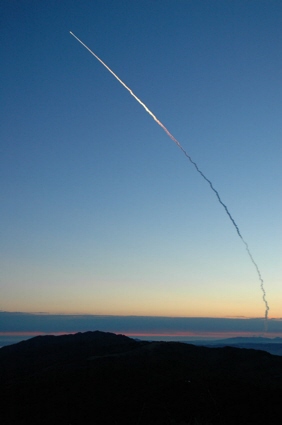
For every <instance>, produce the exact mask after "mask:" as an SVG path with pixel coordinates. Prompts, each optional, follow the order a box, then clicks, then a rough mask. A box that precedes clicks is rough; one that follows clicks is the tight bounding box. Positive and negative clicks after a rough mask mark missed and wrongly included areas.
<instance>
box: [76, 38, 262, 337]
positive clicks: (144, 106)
mask: <svg viewBox="0 0 282 425" xmlns="http://www.w3.org/2000/svg"><path fill="white" fill-rule="evenodd" d="M70 34H71V35H72V36H73V37H74V38H76V40H77V41H78V42H79V43H80V44H82V46H84V47H85V48H86V49H87V50H88V51H89V52H90V53H91V55H93V56H94V57H95V58H96V59H97V60H98V61H99V62H101V64H102V65H103V66H104V67H105V68H106V69H107V70H108V71H109V72H110V73H111V74H112V75H113V76H114V77H115V78H116V79H117V80H118V82H119V83H120V84H121V85H122V86H123V87H124V88H125V89H126V90H127V91H129V93H130V94H131V96H133V97H134V99H135V100H137V102H138V103H140V105H141V106H143V108H144V109H145V111H146V112H148V114H149V115H151V117H152V118H153V119H154V120H155V121H156V123H157V124H158V125H159V126H160V127H161V128H162V129H163V130H164V131H165V132H166V134H167V135H168V136H169V137H170V139H171V140H172V141H173V142H174V143H175V144H176V145H177V146H178V147H179V149H181V151H182V152H183V153H184V155H185V156H186V158H188V159H189V161H190V162H191V164H192V165H194V167H195V168H196V170H197V172H198V173H199V174H200V175H201V176H202V177H203V179H204V180H206V182H207V183H208V184H209V185H210V188H211V190H212V191H213V192H214V193H215V195H216V197H217V199H218V201H219V203H220V204H221V205H222V206H223V208H224V209H225V212H226V214H227V215H228V217H229V219H230V220H231V222H232V224H233V226H234V227H235V229H236V232H237V234H238V236H239V238H240V239H241V240H242V242H243V244H244V245H245V248H246V251H247V253H248V255H249V257H250V260H251V262H252V263H253V265H254V267H255V269H256V272H257V275H258V278H259V281H260V287H261V290H262V294H263V295H262V299H263V302H264V305H265V314H264V319H265V322H264V323H265V325H264V326H265V331H267V319H268V311H269V305H268V302H267V300H266V292H265V289H264V284H263V283H264V282H263V279H262V276H261V273H260V270H259V268H258V265H257V263H256V262H255V260H254V257H253V256H252V254H251V251H250V249H249V246H248V244H247V242H246V241H245V239H244V238H243V236H242V235H241V232H240V230H239V227H238V226H237V224H236V222H235V220H234V219H233V217H232V215H231V214H230V212H229V210H228V208H227V206H226V205H225V204H224V203H223V202H222V200H221V198H220V196H219V193H218V191H217V190H216V189H215V188H214V186H213V184H212V182H211V181H210V180H209V179H208V178H207V177H206V176H205V175H204V173H203V172H202V171H201V170H200V169H199V167H198V165H197V164H196V162H194V161H193V159H192V158H191V156H190V155H188V153H187V152H186V151H185V149H184V148H183V147H182V146H181V144H180V143H179V141H178V140H177V139H176V138H175V137H174V136H173V135H172V134H171V133H170V132H169V131H168V129H167V128H166V127H165V126H164V125H163V124H162V123H161V121H159V120H158V118H157V117H156V116H155V115H154V114H153V112H151V111H150V109H149V108H148V107H147V106H146V105H145V104H144V103H143V102H142V101H141V100H140V99H139V98H138V97H137V96H136V95H135V94H134V93H133V91H132V90H131V89H130V88H129V87H128V86H127V85H126V84H125V83H124V82H123V81H122V80H121V79H120V78H119V77H118V76H117V75H116V74H115V73H114V72H113V71H112V70H111V68H109V67H108V66H107V65H106V64H105V63H104V62H103V61H102V60H101V59H100V58H99V57H98V56H97V55H95V53H94V52H92V50H90V49H89V47H88V46H86V44H84V43H83V42H82V41H81V40H80V39H79V38H78V37H77V36H76V35H74V33H73V32H71V31H70Z"/></svg>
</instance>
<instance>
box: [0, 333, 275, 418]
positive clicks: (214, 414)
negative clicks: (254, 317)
mask: <svg viewBox="0 0 282 425" xmlns="http://www.w3.org/2000/svg"><path fill="white" fill-rule="evenodd" d="M281 396H282V358H281V357H278V356H272V355H271V354H269V353H266V352H264V351H257V350H247V349H239V348H233V347H224V348H207V347H196V346H194V345H189V344H182V343H175V342H146V341H135V340H133V339H130V338H127V337H125V336H123V335H115V334H111V333H103V332H98V331H96V332H86V333H83V334H82V333H78V334H75V335H63V336H57V337H54V336H42V337H35V338H32V339H30V340H28V341H23V342H20V343H18V344H14V345H10V346H7V347H3V348H1V349H0V397H1V404H2V408H1V411H0V421H1V423H2V424H3V425H19V424H21V425H24V424H48V425H49V424H53V425H54V424H61V425H64V424H68V425H76V424H83V425H84V424H85V425H88V424H89V425H90V424H93V425H94V424H95V425H104V424H105V425H107V424H111V425H115V424H118V425H119V424H120V425H127V424H128V425H129V424H130V425H135V424H136V425H145V424H146V425H150V424H152V425H158V424H164V425H165V424H168V425H170V424H179V425H180V424H182V425H185V424H194V425H196V424H198V425H201V424H224V425H228V424H260V423H261V424H266V423H267V424H277V425H278V424H279V425H280V424H281V423H282V409H281V407H280V406H281Z"/></svg>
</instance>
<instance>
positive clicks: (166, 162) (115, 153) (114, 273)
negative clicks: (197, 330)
mask: <svg viewBox="0 0 282 425" xmlns="http://www.w3.org/2000/svg"><path fill="white" fill-rule="evenodd" d="M0 19H1V38H2V40H1V75H0V79H1V93H2V96H1V98H2V100H1V104H2V113H1V118H2V120H1V121H2V124H1V135H0V137H1V140H0V143H1V157H0V161H1V199H2V202H1V241H0V243H1V264H0V267H1V288H0V290H1V301H0V310H2V311H10V312H13V311H21V312H49V313H56V314H57V313H70V314H95V315H99V314H102V315H137V316H138V315H142V316H146V315H148V316H183V317H196V316H202V317H203V316H205V317H226V316H228V317H230V316H244V317H263V316H264V311H265V306H264V303H263V301H262V291H261V288H260V281H259V279H258V276H257V273H256V270H255V268H254V266H253V264H252V263H251V261H250V259H249V257H248V255H247V252H246V250H245V247H244V245H243V244H242V241H241V240H240V238H239V237H238V235H237V233H236V230H235V228H234V226H233V225H232V223H231V221H230V220H229V218H228V216H227V215H226V213H225V211H224V209H223V208H222V206H221V205H220V204H219V203H218V201H217V199H216V197H215V195H214V193H213V192H212V191H211V190H210V188H209V186H208V184H207V183H206V182H205V181H204V180H203V179H202V178H201V177H200V176H199V174H197V172H196V170H195V169H194V167H193V166H192V165H191V164H190V163H189V161H188V160H187V159H186V158H185V156H184V155H183V153H182V152H181V151H180V150H179V149H178V148H177V146H176V145H175V144H174V143H173V142H172V141H171V140H170V139H169V138H168V137H167V135H166V134H165V133H164V132H163V131H162V130H161V128H160V127H159V126H158V125H157V124H156V123H155V122H154V121H153V120H152V118H151V117H150V116H149V115H148V114H146V112H145V111H144V109H143V108H142V107H141V106H140V105H139V104H138V103H137V102H136V101H135V100H134V99H133V98H132V97H131V96H130V95H129V93H128V92H127V91H126V90H125V89H124V88H123V87H122V86H121V85H120V84H119V83H118V82H117V81H116V80H115V79H114V78H113V76H111V75H110V74H109V73H108V72H107V71H106V70H105V68H103V67H102V65H101V64H100V63H99V62H98V61H97V60H96V59H95V58H94V57H93V56H91V55H90V53H89V52H87V50H86V49H84V48H83V47H82V46H81V45H80V44H79V43H78V42H77V41H76V40H75V39H74V38H73V37H72V36H71V35H70V34H69V31H72V32H73V33H74V34H76V35H77V36H78V37H79V38H80V39H81V40H82V41H83V42H84V43H86V44H87V45H88V46H89V47H90V48H91V49H92V50H93V51H94V52H95V53H96V54H97V55H98V56H99V57H100V58H101V59H102V60H103V61H105V62H106V63H107V65H108V66H110V67H111V68H112V69H113V71H114V72H115V73H116V74H117V75H118V76H119V77H120V78H121V79H122V80H123V81H124V82H125V83H126V84H127V85H128V86H129V87H130V88H131V89H132V90H133V91H134V93H135V94H136V95H137V96H138V97H140V99H141V100H142V101H143V102H144V103H146V105H147V106H148V107H149V108H150V109H151V110H152V111H153V113H154V114H155V115H156V116H157V117H158V118H159V119H160V121H162V122H163V123H164V125H165V126H166V127H167V128H168V129H169V131H170V132H171V133H172V134H173V135H174V136H175V137H176V138H177V139H178V140H179V141H180V143H181V144H182V146H183V147H184V149H185V150H186V151H187V152H188V153H189V155H191V157H192V158H193V160H194V161H196V162H197V164H198V166H199V167H200V169H201V170H202V171H203V172H204V173H205V175H206V176H207V177H208V178H209V179H210V180H211V181H212V182H213V184H214V186H215V188H216V189H217V190H218V192H219V193H220V196H221V198H222V200H223V202H224V203H225V204H226V205H227V206H228V208H229V210H230V212H231V214H232V216H233V218H234V220H235V221H236V223H237V225H238V227H239V229H240V231H241V233H242V235H243V237H244V238H245V240H246V241H247V242H248V244H249V247H250V250H251V252H252V255H253V257H254V259H255V261H256V263H257V264H258V266H259V269H260V272H261V274H262V277H263V279H264V285H265V290H266V294H267V300H268V303H269V306H270V311H269V317H272V318H278V317H281V305H282V285H281V267H282V266H281V252H282V231H281V230H282V226H281V216H282V214H281V212H282V196H281V183H282V178H281V169H282V166H281V162H282V161H281V158H282V155H281V154H282V152H281V136H282V132H281V112H282V108H281V105H282V103H281V100H282V96H281V69H282V66H281V65H282V63H281V62H282V59H281V58H282V55H281V53H282V30H281V28H282V3H281V1H280V0H277V1H272V0H254V1H252V0H250V1H240V0H238V1H228V0H222V1H218V0H214V1H201V0H198V1H192V0H191V1H188V0H187V1H181V0H179V1H176V0H156V1H147V0H142V1H141V0H136V1H125V0H120V1H113V0H95V1H87V0H83V1H78V0H76V1H72V0H68V1H64V0H62V1H52V0H48V1H38V0H36V1H32V0H26V1H19V0H18V1H17V0H2V1H1V4H0Z"/></svg>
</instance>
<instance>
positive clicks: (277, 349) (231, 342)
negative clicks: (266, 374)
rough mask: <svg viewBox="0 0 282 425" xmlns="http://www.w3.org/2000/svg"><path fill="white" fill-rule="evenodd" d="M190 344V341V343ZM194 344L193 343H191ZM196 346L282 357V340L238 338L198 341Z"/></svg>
mask: <svg viewBox="0 0 282 425" xmlns="http://www.w3.org/2000/svg"><path fill="white" fill-rule="evenodd" d="M188 343H189V341H188ZM191 344H193V342H191ZM194 344H195V345H202V346H205V347H226V346H229V347H237V348H252V349H254V350H263V351H267V352H268V353H270V354H274V355H276V356H282V338H262V337H236V338H226V339H220V340H214V341H211V340H210V341H204V340H202V341H197V342H194Z"/></svg>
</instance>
